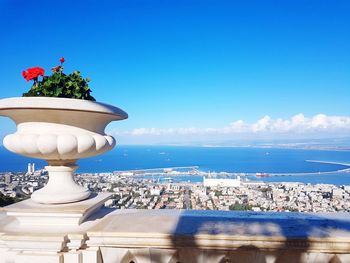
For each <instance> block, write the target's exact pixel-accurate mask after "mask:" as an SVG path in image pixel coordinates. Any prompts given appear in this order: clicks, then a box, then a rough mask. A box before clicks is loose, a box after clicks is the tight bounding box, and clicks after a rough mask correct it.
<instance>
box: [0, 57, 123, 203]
mask: <svg viewBox="0 0 350 263" xmlns="http://www.w3.org/2000/svg"><path fill="white" fill-rule="evenodd" d="M60 62H61V64H60V65H59V66H57V67H54V68H52V71H53V74H52V75H50V76H44V70H43V69H42V68H39V67H35V68H30V69H28V70H26V71H23V77H24V78H25V79H26V80H27V81H30V80H33V81H34V83H33V86H32V87H31V89H30V90H29V92H27V93H24V94H23V97H18V98H7V99H1V100H0V115H3V116H7V117H9V118H11V119H12V120H13V121H14V122H15V123H16V125H17V131H16V132H15V133H13V134H10V135H7V136H6V137H5V138H4V142H3V144H4V146H5V147H6V148H7V149H8V150H9V151H11V152H14V153H17V154H20V155H24V156H28V157H33V158H39V159H44V160H46V161H47V162H48V166H46V167H45V168H46V170H47V171H48V174H49V181H48V183H47V184H46V186H45V187H43V188H42V189H39V190H37V191H35V192H34V193H33V194H32V196H31V198H32V200H33V201H35V202H38V203H43V204H63V203H71V202H77V201H81V200H84V199H86V198H88V197H89V195H90V192H89V190H88V189H85V188H84V187H82V186H80V185H78V184H77V183H76V182H75V181H74V172H75V170H76V169H77V165H76V162H77V160H79V159H81V158H85V157H91V156H95V155H98V154H102V153H104V152H107V151H109V150H111V149H112V148H113V147H114V146H115V139H114V138H113V137H112V136H109V135H106V134H105V132H104V130H105V128H106V126H107V125H108V124H109V123H110V122H111V121H116V120H123V119H126V118H128V115H127V113H125V112H124V111H123V110H121V109H119V108H117V107H114V106H111V105H107V104H104V103H99V102H95V99H94V98H93V97H92V96H91V95H90V93H91V90H90V88H89V86H88V82H89V79H83V78H82V77H81V75H80V72H79V71H74V72H73V73H71V74H69V75H66V74H64V73H63V63H64V58H61V59H60ZM39 78H41V80H39Z"/></svg>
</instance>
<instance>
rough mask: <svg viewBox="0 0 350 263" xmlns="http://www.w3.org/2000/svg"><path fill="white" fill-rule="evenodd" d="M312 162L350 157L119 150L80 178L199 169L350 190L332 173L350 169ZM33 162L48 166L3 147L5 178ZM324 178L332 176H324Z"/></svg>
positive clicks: (85, 166)
mask: <svg viewBox="0 0 350 263" xmlns="http://www.w3.org/2000/svg"><path fill="white" fill-rule="evenodd" d="M307 160H316V161H325V162H336V163H346V164H350V151H335V150H334V151H333V150H304V149H280V148H253V147H189V146H129V145H120V146H117V147H116V148H115V149H113V150H112V151H110V152H108V153H105V154H102V155H99V156H95V157H91V158H86V159H82V160H79V161H78V165H79V169H78V171H77V172H88V173H102V172H113V171H128V170H138V169H151V168H172V167H187V166H198V170H200V171H205V172H231V173H269V174H271V173H273V174H278V173H281V174H285V175H283V176H282V175H279V176H269V177H261V178H257V177H256V176H248V177H247V178H248V179H249V180H259V181H265V182H302V183H311V184H317V183H323V184H335V185H350V173H349V172H345V171H344V172H334V173H333V171H338V170H342V169H346V168H349V167H347V166H344V165H339V164H327V163H317V162H307ZM29 162H31V163H35V165H36V169H41V168H43V167H44V166H45V165H46V163H45V161H43V160H39V159H32V158H26V157H22V156H19V155H16V154H13V153H11V152H9V151H7V150H6V149H5V148H4V147H0V172H25V171H26V170H27V164H28V163H29ZM322 172H331V173H327V174H322ZM295 173H301V174H300V175H298V174H295ZM303 173H312V174H307V175H305V174H303ZM202 180H203V177H202V176H189V175H186V176H176V177H174V182H176V181H186V182H201V181H202Z"/></svg>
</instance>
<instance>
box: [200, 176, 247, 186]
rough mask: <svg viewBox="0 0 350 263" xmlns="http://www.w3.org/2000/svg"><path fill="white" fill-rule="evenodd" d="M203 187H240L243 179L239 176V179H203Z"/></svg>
mask: <svg viewBox="0 0 350 263" xmlns="http://www.w3.org/2000/svg"><path fill="white" fill-rule="evenodd" d="M203 185H204V186H205V187H215V186H221V187H238V186H240V185H241V178H240V177H239V176H237V179H226V178H224V179H211V178H210V179H208V178H205V177H204V178H203Z"/></svg>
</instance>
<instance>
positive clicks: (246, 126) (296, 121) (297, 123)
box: [123, 113, 350, 137]
mask: <svg viewBox="0 0 350 263" xmlns="http://www.w3.org/2000/svg"><path fill="white" fill-rule="evenodd" d="M346 132H350V117H348V116H327V115H324V114H317V115H315V116H312V117H305V116H304V114H302V113H300V114H297V115H295V116H292V117H291V118H289V119H281V118H277V119H272V118H271V117H270V116H264V117H263V118H261V119H259V120H257V121H256V122H254V123H248V122H245V121H243V120H238V121H234V122H232V123H230V124H229V125H228V126H225V127H220V128H196V127H188V128H166V129H164V128H136V129H133V130H132V131H130V132H124V133H123V134H124V135H132V136H136V137H137V136H145V135H150V136H159V135H220V134H221V135H230V134H272V135H273V134H312V133H323V134H325V133H330V134H334V133H346Z"/></svg>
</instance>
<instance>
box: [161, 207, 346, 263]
mask: <svg viewBox="0 0 350 263" xmlns="http://www.w3.org/2000/svg"><path fill="white" fill-rule="evenodd" d="M345 219H346V218H345V217H344V218H337V219H334V218H327V217H326V216H321V215H320V216H318V215H315V214H312V215H310V214H300V213H272V212H271V213H268V212H267V213H254V212H230V213H227V212H223V211H209V212H204V213H203V212H202V213H197V212H196V211H184V212H182V214H181V216H180V218H179V221H178V224H177V226H176V229H175V230H174V232H173V235H172V243H173V247H174V248H176V250H177V252H176V253H175V256H174V258H173V259H172V261H171V262H169V263H175V262H180V263H186V262H191V263H195V262H208V263H209V262H213V263H214V262H218V263H231V262H240V263H243V262H254V263H267V262H273V263H299V262H325V263H336V262H337V263H338V262H339V263H345V262H350V261H341V259H340V258H341V255H337V253H336V252H335V251H336V247H327V246H326V247H325V246H322V243H323V242H322V240H326V239H327V238H332V237H333V238H334V237H336V236H335V235H337V234H342V233H343V234H344V233H345V232H347V233H348V234H349V233H350V223H349V221H347V220H345ZM212 235H214V236H215V237H216V241H214V240H213V242H211V241H210V238H209V241H208V240H207V241H205V242H203V239H202V238H201V237H208V236H212ZM340 238H341V237H340ZM218 239H219V241H218ZM220 244H223V245H224V246H226V245H228V247H229V246H231V247H232V249H228V250H227V251H224V253H222V252H221V253H204V255H203V253H199V254H201V256H199V254H198V253H196V251H198V250H202V251H206V250H208V249H209V250H214V251H215V250H220V249H221V248H220ZM317 245H319V246H317ZM333 245H334V243H333ZM348 248H350V245H349V244H348ZM191 250H192V252H191ZM332 250H333V251H332ZM322 251H323V252H325V254H323V255H322V256H320V253H321V252H322ZM342 253H344V251H343V252H342ZM342 253H340V254H342ZM184 254H185V256H183V255H184ZM191 254H193V255H192V256H191ZM211 257H212V259H210V258H211ZM316 258H318V260H317V259H316ZM211 260H212V261H211ZM347 260H349V258H348V259H347ZM154 262H156V261H154ZM157 263H158V262H157ZM159 263H160V262H159Z"/></svg>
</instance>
